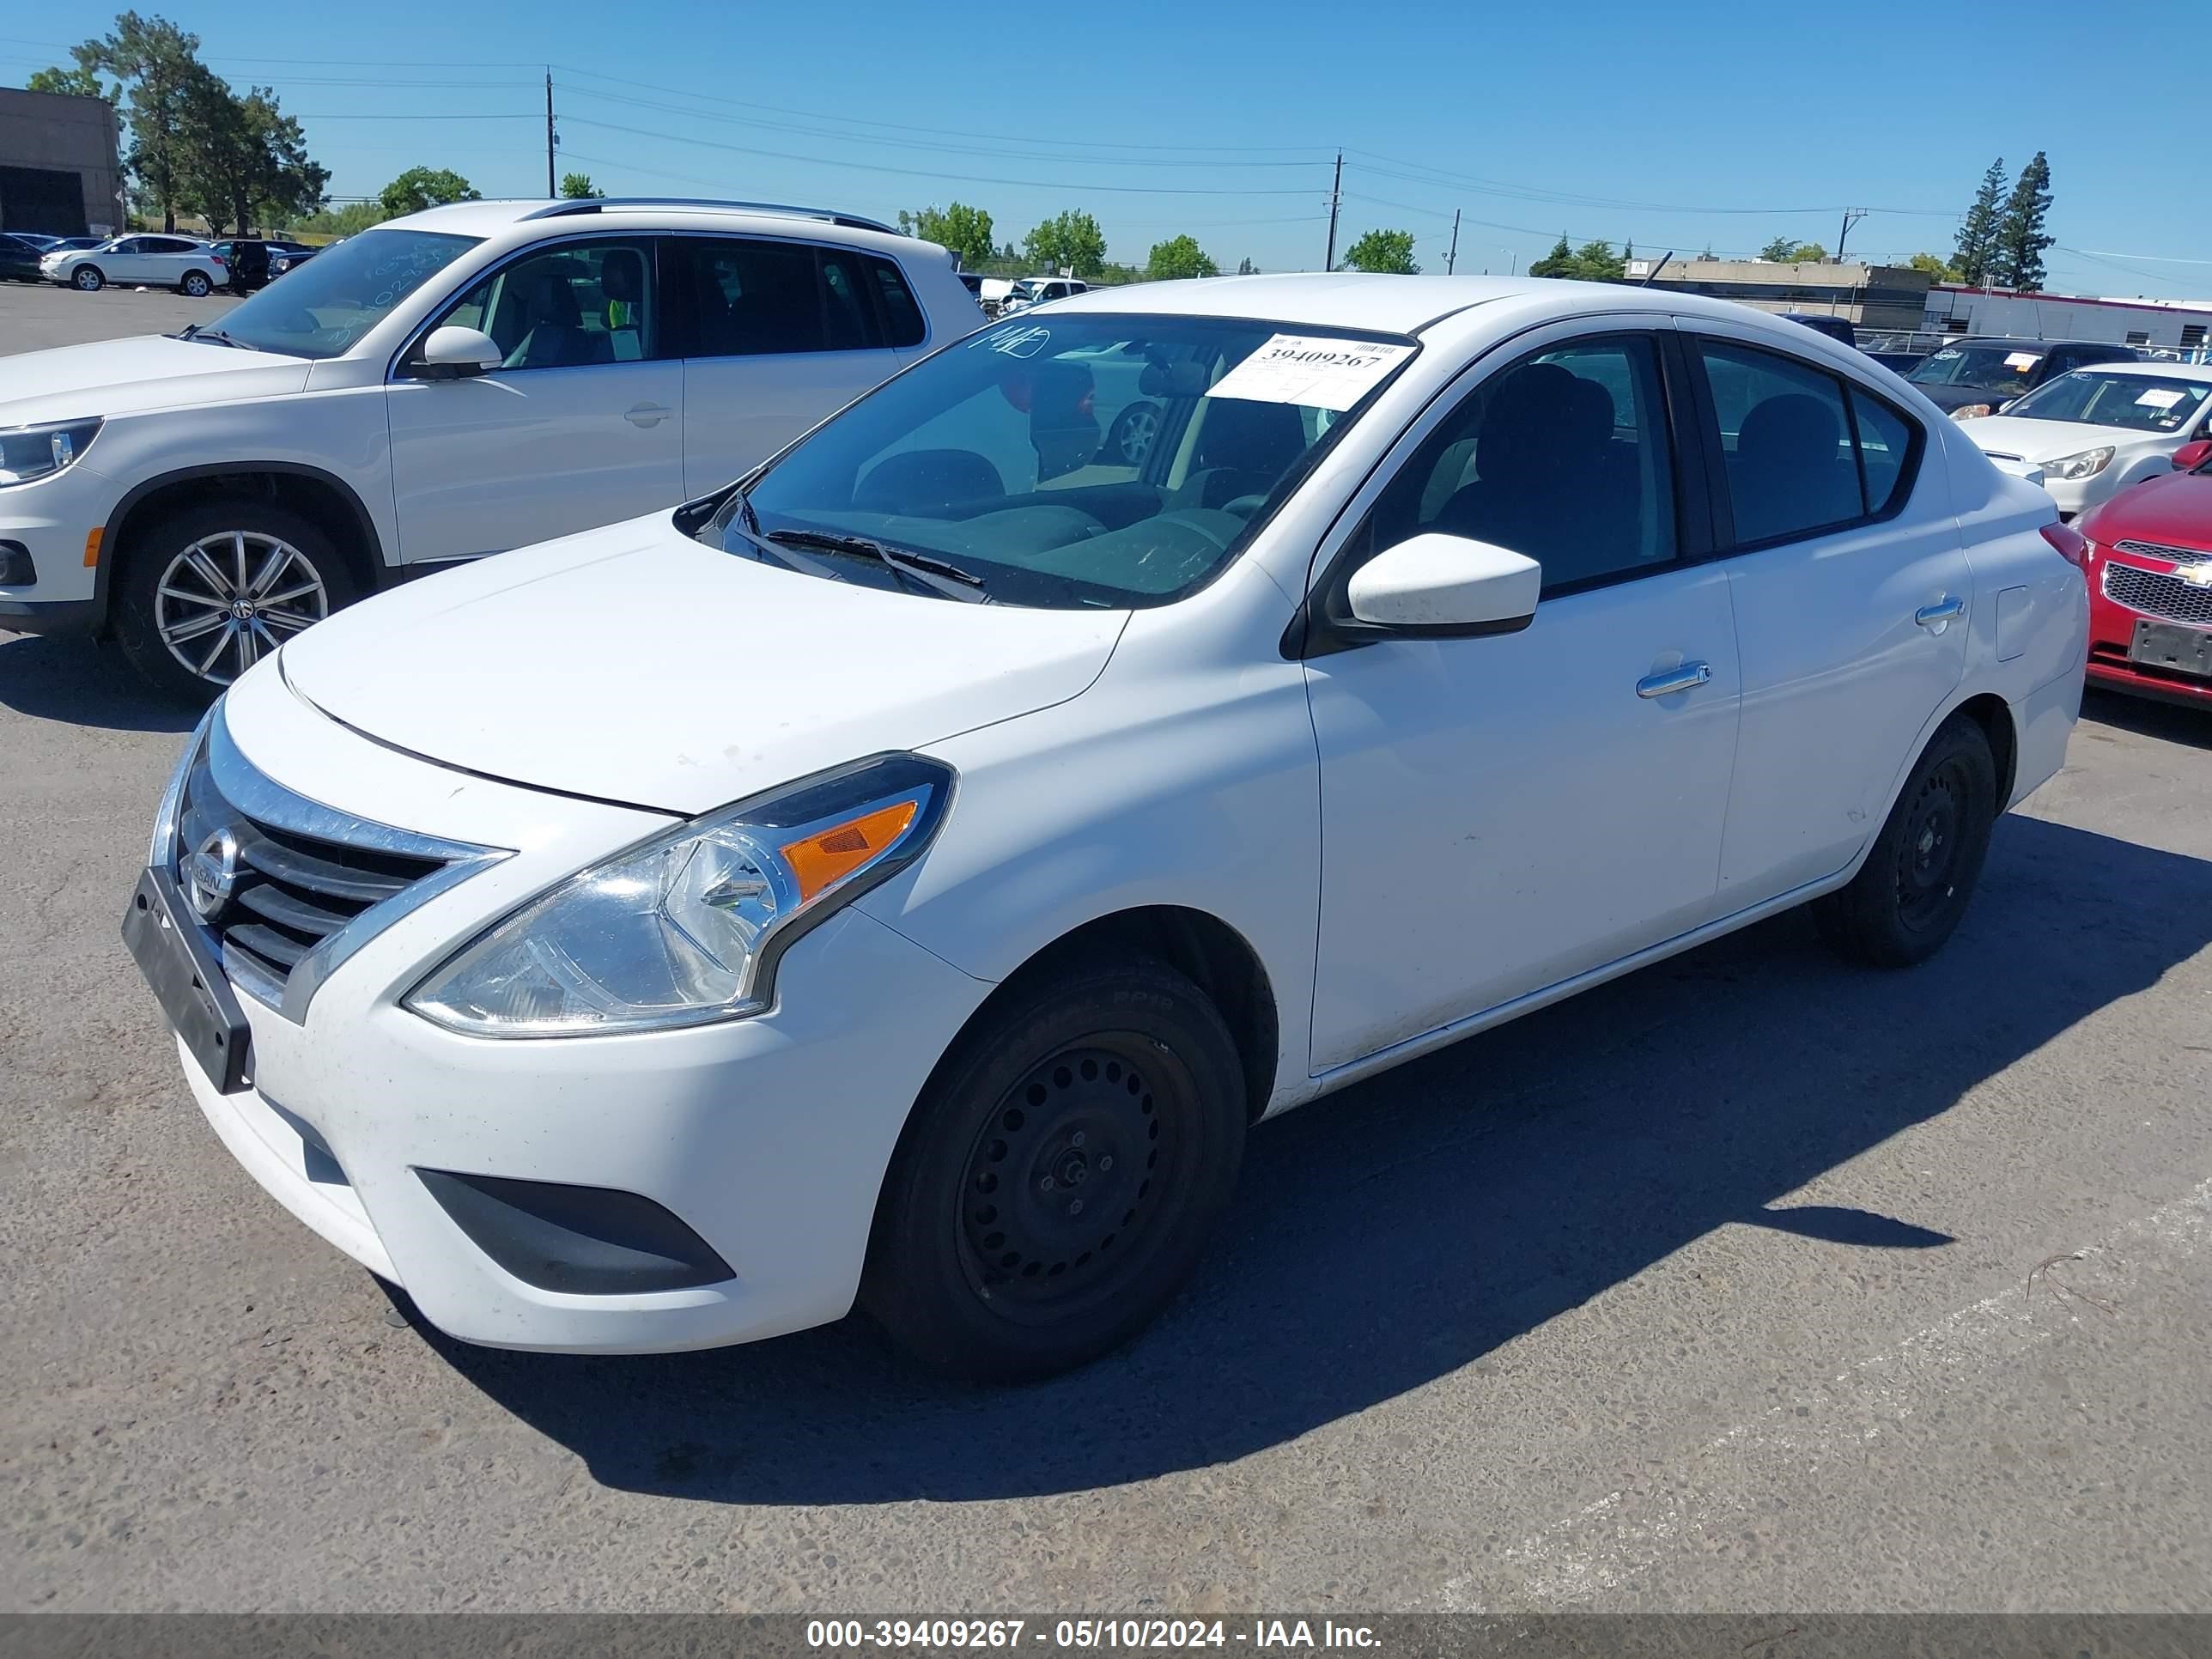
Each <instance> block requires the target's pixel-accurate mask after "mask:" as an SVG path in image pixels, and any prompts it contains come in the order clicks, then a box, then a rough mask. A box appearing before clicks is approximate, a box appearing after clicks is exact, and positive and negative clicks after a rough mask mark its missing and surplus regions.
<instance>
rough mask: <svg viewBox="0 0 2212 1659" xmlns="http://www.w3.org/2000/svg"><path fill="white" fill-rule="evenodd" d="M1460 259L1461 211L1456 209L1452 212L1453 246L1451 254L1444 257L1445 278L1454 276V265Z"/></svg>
mask: <svg viewBox="0 0 2212 1659" xmlns="http://www.w3.org/2000/svg"><path fill="white" fill-rule="evenodd" d="M1458 258H1459V210H1458V209H1457V208H1454V209H1453V210H1452V245H1451V252H1449V253H1447V254H1445V255H1444V275H1445V276H1450V275H1451V274H1452V266H1453V264H1455V262H1456V261H1457V260H1458Z"/></svg>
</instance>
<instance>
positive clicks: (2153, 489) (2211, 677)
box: [2075, 442, 2212, 708]
mask: <svg viewBox="0 0 2212 1659" xmlns="http://www.w3.org/2000/svg"><path fill="white" fill-rule="evenodd" d="M2173 465H2174V468H2175V471H2173V472H2172V474H2170V475H2169V476H2167V477H2162V478H2153V479H2152V480H2151V481H2150V482H2149V483H2142V484H2137V485H2136V487H2135V488H2134V489H2124V490H2122V491H2121V492H2120V493H2119V494H2118V495H2115V496H2113V497H2112V500H2110V501H2106V503H2105V504H2104V505H2103V506H2102V507H2098V508H2097V509H2096V510H2095V511H2094V512H2093V513H2089V514H2088V515H2087V517H2085V518H2083V519H2082V520H2081V523H2080V524H2079V525H2077V526H2075V528H2076V529H2078V530H2080V531H2081V533H2082V535H2084V536H2085V537H2087V538H2088V542H2089V546H2088V550H2087V566H2086V568H2087V571H2088V575H2089V679H2090V682H2091V683H2092V684H2097V685H2106V686H2110V687H2112V689H2113V690H2116V691H2132V692H2135V693H2136V694H2137V695H2139V696H2146V697H2157V698H2160V699H2161V700H2163V701H2166V702H2188V703H2198V704H2202V705H2203V706H2205V707H2207V708H2212V442H2200V443H2193V444H2185V445H2183V446H2182V447H2181V448H2180V449H2179V450H2177V451H2176V452H2175V453H2174V457H2173Z"/></svg>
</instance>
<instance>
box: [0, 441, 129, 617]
mask: <svg viewBox="0 0 2212 1659" xmlns="http://www.w3.org/2000/svg"><path fill="white" fill-rule="evenodd" d="M122 497H123V487H122V486H121V485H120V484H118V483H116V482H115V481H114V480H113V479H112V478H109V477H105V476H103V475H102V474H100V473H99V472H95V471H93V470H92V469H91V468H90V467H89V466H88V465H87V464H86V462H84V461H79V462H77V463H76V465H74V466H69V467H64V468H63V469H62V471H59V472H56V473H54V474H52V475H51V476H50V477H44V478H38V479H34V480H33V481H32V482H31V483H23V484H10V485H9V486H8V487H7V488H5V489H0V542H13V543H15V544H16V545H17V546H19V547H21V548H22V549H23V550H25V551H26V552H27V554H28V556H29V562H30V564H31V567H32V568H33V572H34V573H35V576H34V580H31V581H28V582H10V583H8V584H6V585H4V586H0V628H6V629H12V630H13V631H15V632H16V633H19V634H63V633H74V632H88V631H90V630H92V629H96V628H98V627H99V626H100V620H101V614H102V606H101V604H100V570H99V566H98V563H97V562H96V560H97V558H100V557H105V556H106V555H107V554H108V553H109V552H112V550H111V549H106V548H102V549H100V550H99V551H98V553H97V554H96V556H95V562H94V563H92V564H88V563H86V562H85V559H86V544H87V542H88V538H89V537H90V536H91V534H92V532H94V531H95V530H100V531H103V532H104V531H105V528H106V524H107V520H108V518H109V516H110V515H111V514H112V513H113V512H114V511H115V508H116V506H117V504H118V502H119V501H121V500H122Z"/></svg>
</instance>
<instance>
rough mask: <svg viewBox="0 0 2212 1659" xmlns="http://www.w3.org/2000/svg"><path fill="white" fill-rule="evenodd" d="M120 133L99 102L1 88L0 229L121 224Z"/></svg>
mask: <svg viewBox="0 0 2212 1659" xmlns="http://www.w3.org/2000/svg"><path fill="white" fill-rule="evenodd" d="M120 137H121V128H120V124H119V123H118V120H117V119H116V115H115V112H114V110H113V109H112V108H111V107H110V106H108V104H107V102H106V100H104V99H100V98H76V97H72V96H70V94H67V93H59V92H25V91H23V90H21V88H13V87H9V88H0V230H33V231H43V232H44V233H46V234H47V235H49V236H104V235H106V234H110V233H111V232H113V231H118V230H120V229H122V228H123V206H122V203H121V201H120V199H119V197H120V192H121V190H122V185H123V170H122V167H121V166H120V164H119V162H118V155H117V146H118V143H119V141H120Z"/></svg>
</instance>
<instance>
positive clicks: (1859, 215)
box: [1836, 208, 1867, 264]
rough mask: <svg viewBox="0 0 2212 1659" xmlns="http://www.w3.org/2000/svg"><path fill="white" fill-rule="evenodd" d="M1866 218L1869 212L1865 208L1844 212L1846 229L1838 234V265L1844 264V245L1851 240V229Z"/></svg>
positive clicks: (1848, 209) (1845, 210)
mask: <svg viewBox="0 0 2212 1659" xmlns="http://www.w3.org/2000/svg"><path fill="white" fill-rule="evenodd" d="M1866 216H1867V210H1865V209H1864V208H1845V209H1844V228H1842V229H1841V230H1839V231H1838V232H1837V233H1836V263H1837V264H1843V262H1844V243H1845V242H1846V241H1848V240H1850V234H1851V227H1852V226H1853V225H1855V224H1857V223H1858V222H1859V221H1860V220H1862V219H1863V218H1865V217H1866Z"/></svg>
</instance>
